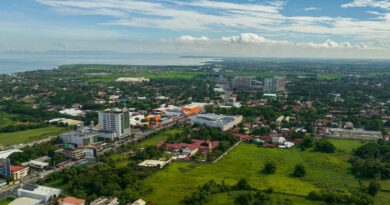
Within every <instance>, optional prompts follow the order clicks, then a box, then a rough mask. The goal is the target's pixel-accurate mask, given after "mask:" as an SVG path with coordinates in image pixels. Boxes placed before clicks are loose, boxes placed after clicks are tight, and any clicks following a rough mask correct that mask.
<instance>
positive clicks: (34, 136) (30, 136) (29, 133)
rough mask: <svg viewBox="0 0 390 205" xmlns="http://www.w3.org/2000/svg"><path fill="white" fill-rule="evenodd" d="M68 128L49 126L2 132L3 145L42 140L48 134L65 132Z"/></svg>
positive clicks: (0, 137)
mask: <svg viewBox="0 0 390 205" xmlns="http://www.w3.org/2000/svg"><path fill="white" fill-rule="evenodd" d="M67 129H68V128H63V127H56V126H48V127H44V128H38V129H30V130H24V131H19V132H9V133H0V144H1V145H12V144H20V143H27V142H32V141H35V140H40V139H43V138H46V137H48V136H56V135H59V134H61V133H63V132H65V131H66V130H67Z"/></svg>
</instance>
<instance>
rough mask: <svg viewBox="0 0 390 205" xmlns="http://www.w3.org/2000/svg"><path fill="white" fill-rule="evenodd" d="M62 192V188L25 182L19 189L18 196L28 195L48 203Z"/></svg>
mask: <svg viewBox="0 0 390 205" xmlns="http://www.w3.org/2000/svg"><path fill="white" fill-rule="evenodd" d="M60 194H61V190H60V189H55V188H51V187H45V186H37V185H33V184H25V185H23V186H22V187H21V188H19V189H18V197H28V198H33V199H37V200H40V201H41V202H43V203H47V202H48V201H49V200H50V199H52V198H54V197H58V196H59V195H60Z"/></svg>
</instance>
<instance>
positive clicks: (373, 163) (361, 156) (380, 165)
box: [351, 143, 390, 179]
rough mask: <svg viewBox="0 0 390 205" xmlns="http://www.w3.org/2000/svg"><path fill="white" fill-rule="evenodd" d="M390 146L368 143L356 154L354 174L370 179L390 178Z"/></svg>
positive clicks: (353, 163) (352, 160)
mask: <svg viewBox="0 0 390 205" xmlns="http://www.w3.org/2000/svg"><path fill="white" fill-rule="evenodd" d="M389 156H390V144H388V143H385V144H378V143H368V144H365V145H363V146H361V147H359V148H358V149H356V151H355V152H354V157H353V158H352V159H351V163H352V166H353V169H352V170H353V172H354V173H355V174H356V175H357V176H361V177H368V178H379V179H380V178H382V179H389V178H390V158H389Z"/></svg>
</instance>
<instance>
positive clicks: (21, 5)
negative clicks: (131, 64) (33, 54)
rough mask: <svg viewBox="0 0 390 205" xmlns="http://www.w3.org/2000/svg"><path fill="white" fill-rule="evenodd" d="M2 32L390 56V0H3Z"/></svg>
mask: <svg viewBox="0 0 390 205" xmlns="http://www.w3.org/2000/svg"><path fill="white" fill-rule="evenodd" d="M0 36H2V37H1V38H0V51H47V50H70V51H72V50H101V51H116V52H146V53H154V52H165V53H179V54H183V53H184V54H194V55H199V54H204V55H229V56H235V55H240V56H258V57H305V56H308V57H348V58H349V57H356V58H360V57H372V58H375V57H376V58H390V51H389V49H390V0H280V1H276V0H266V1H264V0H181V1H180V0H154V1H152V0H17V1H15V0H2V3H1V4H0ZM313 53H315V54H314V55H313Z"/></svg>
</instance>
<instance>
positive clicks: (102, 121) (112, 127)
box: [99, 108, 130, 139]
mask: <svg viewBox="0 0 390 205" xmlns="http://www.w3.org/2000/svg"><path fill="white" fill-rule="evenodd" d="M99 126H100V130H99V131H100V132H102V133H101V136H102V137H106V138H111V139H112V138H117V137H124V136H125V135H130V113H129V111H128V110H127V109H122V110H121V109H118V108H113V109H107V110H104V111H100V112H99ZM104 133H107V134H104Z"/></svg>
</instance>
